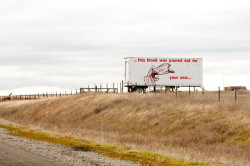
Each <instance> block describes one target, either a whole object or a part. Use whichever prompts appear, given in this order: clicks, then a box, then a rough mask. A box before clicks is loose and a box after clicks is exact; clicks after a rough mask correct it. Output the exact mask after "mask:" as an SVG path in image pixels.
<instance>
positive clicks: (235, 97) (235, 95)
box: [234, 88, 237, 102]
mask: <svg viewBox="0 0 250 166" xmlns="http://www.w3.org/2000/svg"><path fill="white" fill-rule="evenodd" d="M234 100H235V102H236V101H237V89H236V88H235V89H234Z"/></svg>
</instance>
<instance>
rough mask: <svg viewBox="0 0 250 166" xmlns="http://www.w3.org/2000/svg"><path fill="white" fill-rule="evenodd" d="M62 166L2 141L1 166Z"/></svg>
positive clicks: (0, 144)
mask: <svg viewBox="0 0 250 166" xmlns="http://www.w3.org/2000/svg"><path fill="white" fill-rule="evenodd" d="M59 165H60V166H61V165H65V164H63V163H58V162H55V161H51V160H50V159H47V158H44V157H41V156H38V155H35V154H32V153H30V152H27V151H24V150H22V149H19V148H17V147H14V146H12V145H9V144H6V143H4V142H2V141H1V140H0V166H59Z"/></svg>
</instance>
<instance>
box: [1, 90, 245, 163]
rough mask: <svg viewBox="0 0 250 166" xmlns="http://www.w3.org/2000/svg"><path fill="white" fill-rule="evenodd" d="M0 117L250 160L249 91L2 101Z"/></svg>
mask: <svg viewBox="0 0 250 166" xmlns="http://www.w3.org/2000/svg"><path fill="white" fill-rule="evenodd" d="M0 118H2V119H5V120H8V121H11V122H14V123H18V124H22V125H27V126H31V127H39V128H41V129H46V130H51V131H56V132H61V133H65V134H70V135H74V136H79V137H84V138H86V139H91V140H94V141H98V142H105V143H116V144H122V145H129V146H132V147H136V148H141V149H145V150H150V151H155V152H161V153H165V154H169V155H173V156H176V157H181V158H185V159H187V160H195V161H212V162H217V163H223V164H228V165H250V93H249V92H241V93H239V94H238V101H237V102H235V101H234V94H233V92H222V94H221V102H218V94H217V93H216V92H208V93H206V94H205V95H204V96H202V94H201V93H198V92H196V93H193V94H192V95H191V96H189V95H188V93H186V92H181V93H179V94H178V97H177V98H176V96H175V94H173V93H168V94H167V95H165V94H82V95H76V96H70V97H63V98H54V99H43V100H36V101H15V102H5V103H0Z"/></svg>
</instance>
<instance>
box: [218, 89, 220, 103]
mask: <svg viewBox="0 0 250 166" xmlns="http://www.w3.org/2000/svg"><path fill="white" fill-rule="evenodd" d="M218 94H219V101H220V87H219V90H218Z"/></svg>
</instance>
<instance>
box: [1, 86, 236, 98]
mask: <svg viewBox="0 0 250 166" xmlns="http://www.w3.org/2000/svg"><path fill="white" fill-rule="evenodd" d="M136 86H137V85H135V87H136ZM147 87H148V90H149V91H150V92H154V93H155V94H156V93H157V92H161V93H164V91H165V94H166V93H167V92H168V91H171V88H172V92H173V93H175V95H176V97H178V96H179V95H178V92H179V91H178V87H171V88H170V87H167V86H157V85H156V84H155V85H147ZM163 87H164V88H165V89H163ZM152 88H153V90H152ZM145 90H146V89H143V90H142V91H140V92H141V93H145V92H146V91H145ZM89 92H95V93H123V92H124V86H123V82H120V83H116V84H115V83H113V84H111V86H109V84H106V87H105V86H103V85H102V84H100V85H99V87H98V86H97V85H94V87H93V86H92V87H90V86H87V88H84V87H83V88H80V89H79V91H78V89H75V92H74V93H73V91H72V90H71V91H70V92H69V93H68V92H67V91H65V92H63V93H62V92H59V93H58V92H55V93H50V94H49V93H48V92H46V93H38V94H28V95H27V94H26V95H13V96H0V102H2V101H8V100H31V99H42V98H49V97H62V96H68V95H75V94H79V93H89ZM128 92H129V91H128ZM194 92H196V91H195V87H194ZM191 94H192V93H191V86H188V95H189V96H191ZM202 95H205V89H204V88H202ZM237 95H238V94H237V89H235V90H234V95H233V96H234V100H235V102H236V101H237V100H238V96H237ZM218 101H219V102H220V101H221V89H220V87H218Z"/></svg>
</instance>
